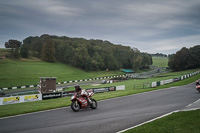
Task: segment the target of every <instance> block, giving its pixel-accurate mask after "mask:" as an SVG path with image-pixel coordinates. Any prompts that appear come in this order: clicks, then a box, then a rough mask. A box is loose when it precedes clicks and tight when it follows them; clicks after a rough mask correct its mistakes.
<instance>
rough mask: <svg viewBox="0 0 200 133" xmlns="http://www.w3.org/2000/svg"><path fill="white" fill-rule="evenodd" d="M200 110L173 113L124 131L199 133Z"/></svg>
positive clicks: (135, 132)
mask: <svg viewBox="0 0 200 133" xmlns="http://www.w3.org/2000/svg"><path fill="white" fill-rule="evenodd" d="M199 117H200V110H195V111H188V112H178V113H173V114H172V115H170V116H167V117H164V118H162V119H158V120H155V121H153V122H151V123H148V124H145V125H143V126H140V127H137V128H134V129H131V130H128V131H126V132H125V133H199V132H200V126H199V123H200V119H199Z"/></svg>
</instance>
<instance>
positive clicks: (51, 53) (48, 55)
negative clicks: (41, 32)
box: [41, 38, 55, 62]
mask: <svg viewBox="0 0 200 133" xmlns="http://www.w3.org/2000/svg"><path fill="white" fill-rule="evenodd" d="M41 57H42V60H44V61H47V62H54V61H55V47H54V42H53V40H52V39H51V38H47V39H46V40H45V42H44V44H43V46H42V55H41Z"/></svg>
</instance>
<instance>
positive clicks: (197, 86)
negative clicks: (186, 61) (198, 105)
mask: <svg viewBox="0 0 200 133" xmlns="http://www.w3.org/2000/svg"><path fill="white" fill-rule="evenodd" d="M196 89H197V91H199V93H200V85H196Z"/></svg>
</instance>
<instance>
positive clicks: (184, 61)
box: [168, 45, 200, 71]
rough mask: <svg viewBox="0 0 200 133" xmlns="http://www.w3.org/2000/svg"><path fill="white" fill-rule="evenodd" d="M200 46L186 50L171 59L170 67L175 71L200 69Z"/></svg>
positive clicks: (183, 49)
mask: <svg viewBox="0 0 200 133" xmlns="http://www.w3.org/2000/svg"><path fill="white" fill-rule="evenodd" d="M199 53H200V45H197V46H194V47H191V48H189V49H188V48H185V47H183V48H182V49H181V50H180V51H178V52H176V54H173V55H171V56H170V57H169V63H168V65H169V67H170V68H171V69H173V70H174V71H180V70H186V69H193V68H199V67H200V61H199V59H200V54H199Z"/></svg>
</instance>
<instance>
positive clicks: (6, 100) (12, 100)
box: [0, 94, 42, 105]
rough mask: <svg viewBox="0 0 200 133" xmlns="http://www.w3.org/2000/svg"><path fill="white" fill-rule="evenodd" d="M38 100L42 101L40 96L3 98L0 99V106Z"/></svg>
mask: <svg viewBox="0 0 200 133" xmlns="http://www.w3.org/2000/svg"><path fill="white" fill-rule="evenodd" d="M38 100H42V94H34V95H24V96H14V97H3V98H0V105H6V104H14V103H22V102H30V101H38Z"/></svg>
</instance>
